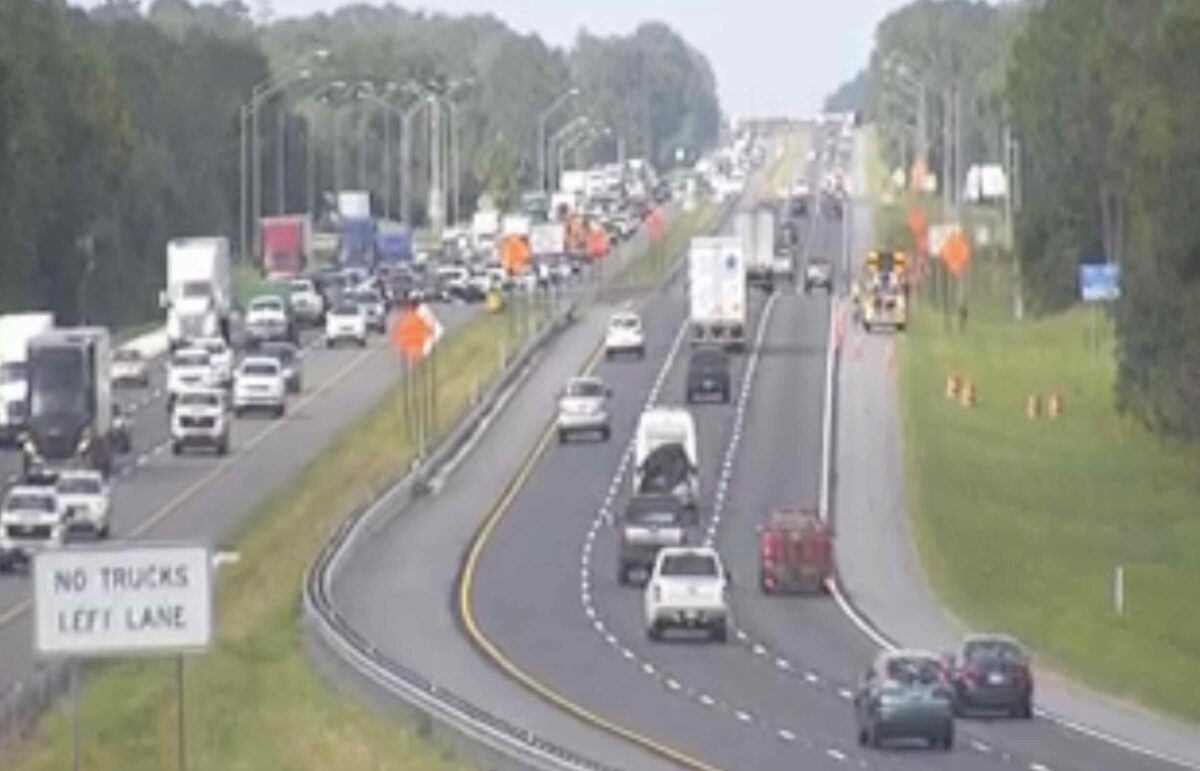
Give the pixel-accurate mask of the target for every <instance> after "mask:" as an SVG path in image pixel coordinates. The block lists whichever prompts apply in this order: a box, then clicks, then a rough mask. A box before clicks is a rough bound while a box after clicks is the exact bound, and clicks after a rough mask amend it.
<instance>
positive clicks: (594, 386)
mask: <svg viewBox="0 0 1200 771" xmlns="http://www.w3.org/2000/svg"><path fill="white" fill-rule="evenodd" d="M567 396H604V385H603V384H602V383H600V382H598V381H595V380H573V381H571V382H570V383H568V384H567Z"/></svg>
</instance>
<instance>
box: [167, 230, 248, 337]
mask: <svg viewBox="0 0 1200 771" xmlns="http://www.w3.org/2000/svg"><path fill="white" fill-rule="evenodd" d="M160 300H161V302H162V304H163V306H164V307H165V308H166V309H167V341H168V343H169V344H170V346H171V350H174V349H176V348H178V347H179V346H181V345H183V344H185V343H187V342H188V341H190V340H195V339H196V338H200V337H217V336H220V337H223V338H225V339H226V340H228V339H229V315H230V311H231V309H232V307H233V286H232V280H231V277H230V262H229V239H227V238H223V237H219V236H217V237H201V238H174V239H172V240H171V241H170V242H168V243H167V288H166V291H164V292H163V293H162V296H161V297H160Z"/></svg>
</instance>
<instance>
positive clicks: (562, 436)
mask: <svg viewBox="0 0 1200 771" xmlns="http://www.w3.org/2000/svg"><path fill="white" fill-rule="evenodd" d="M570 438H571V436H570V434H569V433H568V432H567V430H566V429H565V428H560V429H558V443H559V444H566V443H567V440H568V439H570Z"/></svg>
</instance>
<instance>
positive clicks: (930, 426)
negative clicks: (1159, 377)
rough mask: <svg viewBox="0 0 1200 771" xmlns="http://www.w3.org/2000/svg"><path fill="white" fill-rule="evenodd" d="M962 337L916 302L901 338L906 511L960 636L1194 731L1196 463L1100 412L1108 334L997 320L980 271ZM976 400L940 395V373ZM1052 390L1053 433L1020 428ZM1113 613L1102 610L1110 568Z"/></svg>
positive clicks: (1046, 322) (1106, 400) (1045, 322)
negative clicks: (975, 635) (1095, 341)
mask: <svg viewBox="0 0 1200 771" xmlns="http://www.w3.org/2000/svg"><path fill="white" fill-rule="evenodd" d="M978 267H979V275H978V276H977V277H976V281H975V282H974V283H975V288H976V291H975V292H974V293H973V300H972V305H971V316H970V323H969V326H968V329H967V331H966V333H965V334H957V333H948V332H946V331H945V329H944V326H943V323H942V318H941V316H940V314H938V313H936V312H934V311H933V309H931V308H930V306H929V303H928V302H925V303H922V304H921V306H920V307H919V308H918V309H917V311H916V314H915V323H914V324H913V325H912V326H911V328H910V331H909V333H908V335H907V336H905V337H901V338H898V339H899V342H898V350H899V353H900V356H899V385H900V400H901V413H902V424H903V437H904V453H905V458H904V461H905V468H906V475H907V489H906V495H907V506H908V513H909V516H910V518H911V521H912V523H913V525H914V531H915V534H916V539H917V545H918V549H919V551H920V555H921V558H922V561H923V563H924V565H925V568H926V571H927V573H928V574H929V577H930V579H931V581H932V583H933V585H934V587H935V588H936V590H937V592H938V593H939V594H940V595H941V597H942V598H943V599H945V600H946V601H947V602H948V603H949V604H950V606H951V607H952V608H953V609H954V610H955V611H956V612H958V613H959V614H960V615H961V616H963V617H964V618H965V619H966V620H967V621H969V622H970V623H971V625H972V626H975V627H979V628H996V629H1003V630H1011V631H1012V632H1014V633H1016V634H1018V635H1020V636H1021V637H1023V638H1025V639H1026V640H1027V641H1028V642H1030V643H1032V645H1033V646H1034V647H1035V648H1036V649H1037V650H1038V652H1039V654H1040V655H1041V657H1042V659H1043V663H1049V664H1050V665H1051V666H1053V667H1056V668H1059V669H1061V670H1064V671H1066V672H1068V673H1070V674H1072V675H1074V676H1077V677H1079V678H1081V679H1082V680H1084V681H1087V682H1089V683H1091V684H1093V685H1096V686H1099V687H1102V688H1105V689H1107V690H1110V691H1113V692H1116V693H1119V694H1122V695H1124V696H1128V697H1132V698H1134V699H1136V700H1138V701H1141V702H1143V703H1145V704H1147V705H1150V706H1153V707H1157V708H1162V709H1165V710H1169V711H1173V712H1175V713H1178V714H1180V715H1183V716H1186V717H1188V718H1192V719H1200V696H1197V693H1196V688H1195V685H1194V684H1195V683H1196V682H1200V614H1197V613H1196V612H1195V602H1194V599H1193V596H1192V595H1193V593H1194V591H1195V589H1196V587H1198V586H1200V557H1198V555H1200V516H1197V511H1200V484H1198V482H1197V479H1198V477H1197V474H1196V462H1197V452H1196V450H1195V448H1192V447H1182V446H1177V445H1174V444H1171V443H1169V442H1167V441H1164V440H1163V439H1161V438H1159V437H1156V436H1153V435H1151V434H1149V433H1148V432H1146V431H1145V430H1144V429H1143V428H1141V427H1140V426H1138V425H1135V424H1133V423H1132V422H1130V421H1129V420H1126V419H1125V418H1123V417H1122V416H1121V415H1119V414H1118V413H1117V412H1116V410H1115V409H1114V406H1113V379H1114V363H1113V358H1112V351H1111V332H1110V331H1107V330H1106V329H1105V327H1104V325H1103V324H1101V325H1100V327H1099V328H1100V329H1101V333H1102V334H1101V339H1100V344H1099V346H1098V348H1097V349H1093V346H1092V342H1091V334H1092V325H1093V316H1092V314H1091V311H1090V310H1088V309H1083V308H1080V309H1076V310H1072V311H1070V312H1068V313H1064V314H1060V315H1055V316H1051V317H1048V318H1042V319H1035V320H1027V321H1025V322H1024V323H1020V324H1018V323H1016V322H1014V321H1012V320H1011V318H1010V313H1009V306H1008V302H1007V300H1008V298H1007V294H1006V293H1005V292H1004V291H1002V290H1001V289H1002V287H1003V284H1004V282H1003V281H1000V280H993V281H986V280H983V279H984V277H985V276H987V275H991V276H993V277H995V276H997V275H1003V274H1004V272H1005V271H1004V268H1003V267H1002V266H999V265H992V266H990V267H989V266H988V265H986V264H984V265H980V266H978ZM952 372H953V373H961V374H963V375H965V376H967V377H969V378H970V379H971V380H972V381H973V382H974V383H975V384H976V385H977V388H978V404H977V406H975V407H974V408H973V409H965V408H963V407H960V406H959V405H958V404H956V403H954V402H951V401H948V400H947V399H946V398H944V395H943V392H944V387H945V377H946V375H947V374H949V373H952ZM1051 392H1057V393H1059V394H1061V396H1062V397H1063V400H1064V403H1065V407H1066V411H1065V414H1064V416H1063V417H1061V418H1059V419H1057V420H1049V419H1046V418H1042V419H1039V420H1036V421H1033V420H1029V419H1028V418H1027V417H1026V400H1027V398H1028V397H1029V396H1030V395H1031V394H1040V395H1041V397H1042V398H1043V400H1044V399H1045V398H1046V396H1047V395H1048V394H1049V393H1051ZM1118 565H1120V566H1123V568H1124V571H1125V582H1126V585H1125V595H1126V605H1125V611H1124V613H1123V614H1122V615H1118V614H1117V613H1116V612H1115V611H1114V608H1113V590H1112V584H1111V579H1112V573H1113V569H1114V568H1115V567H1116V566H1118Z"/></svg>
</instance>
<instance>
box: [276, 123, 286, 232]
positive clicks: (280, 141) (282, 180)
mask: <svg viewBox="0 0 1200 771" xmlns="http://www.w3.org/2000/svg"><path fill="white" fill-rule="evenodd" d="M286 145H287V111H286V110H284V109H283V105H282V104H280V106H279V109H277V110H276V111H275V213H276V214H283V213H284V210H285V209H286V208H287V203H286V201H285V200H284V195H285V193H284V186H285V185H286V184H287V172H286V171H285V167H286V165H287V146H286Z"/></svg>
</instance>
